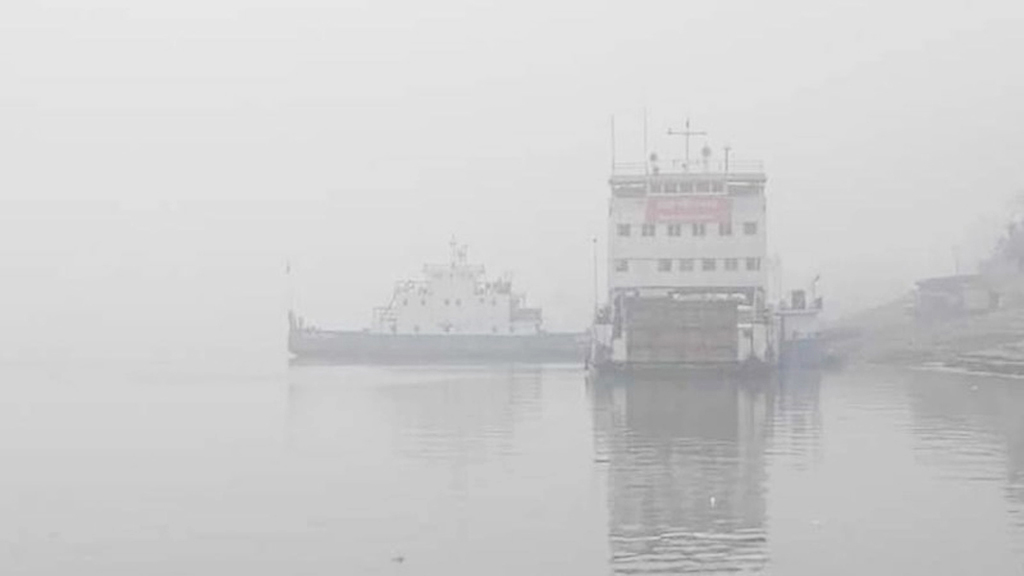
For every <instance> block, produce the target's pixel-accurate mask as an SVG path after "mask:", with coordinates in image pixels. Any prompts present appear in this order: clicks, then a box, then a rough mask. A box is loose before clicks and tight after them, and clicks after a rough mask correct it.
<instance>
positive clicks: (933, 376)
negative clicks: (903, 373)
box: [907, 372, 1024, 527]
mask: <svg viewBox="0 0 1024 576" xmlns="http://www.w3.org/2000/svg"><path fill="white" fill-rule="evenodd" d="M907 392H908V396H909V402H910V406H911V409H912V411H913V415H914V421H915V432H916V437H917V439H918V443H919V445H918V448H919V457H920V458H922V459H924V460H926V461H928V462H931V463H934V464H935V465H936V466H937V467H939V468H940V469H942V470H944V471H945V473H946V474H947V475H949V476H951V477H953V478H955V479H965V480H975V481H985V482H997V483H1000V484H1002V485H1004V486H1005V490H1006V494H1007V498H1008V499H1009V500H1010V502H1011V504H1012V505H1013V507H1014V508H1013V510H1012V513H1013V516H1014V522H1015V523H1016V524H1017V525H1018V526H1019V527H1024V382H1022V381H1020V380H1015V379H1005V378H982V377H971V376H965V375H962V374H953V373H933V372H921V373H917V374H914V375H913V376H911V377H910V378H908V383H907Z"/></svg>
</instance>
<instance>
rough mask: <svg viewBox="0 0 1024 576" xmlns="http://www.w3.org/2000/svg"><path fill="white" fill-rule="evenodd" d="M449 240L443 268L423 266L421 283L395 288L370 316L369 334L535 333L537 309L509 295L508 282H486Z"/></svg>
mask: <svg viewBox="0 0 1024 576" xmlns="http://www.w3.org/2000/svg"><path fill="white" fill-rule="evenodd" d="M467 250H468V248H467V247H466V246H465V245H460V244H458V243H457V242H455V241H454V240H452V243H451V261H450V262H449V263H448V264H427V265H426V266H424V267H423V279H422V280H405V281H400V282H397V283H395V288H394V292H393V294H392V297H391V300H390V301H389V302H388V304H387V305H386V306H382V307H380V308H377V309H375V310H374V314H373V324H372V328H371V329H372V331H374V332H377V333H383V334H502V335H511V336H528V335H531V334H538V333H540V332H541V326H542V321H543V318H542V313H541V309H540V308H528V307H526V305H525V302H526V296H525V294H522V293H516V292H513V290H512V282H511V280H509V279H508V278H501V279H495V280H489V279H488V278H487V276H486V273H485V270H484V267H483V266H481V265H478V264H470V263H469V261H468V259H467Z"/></svg>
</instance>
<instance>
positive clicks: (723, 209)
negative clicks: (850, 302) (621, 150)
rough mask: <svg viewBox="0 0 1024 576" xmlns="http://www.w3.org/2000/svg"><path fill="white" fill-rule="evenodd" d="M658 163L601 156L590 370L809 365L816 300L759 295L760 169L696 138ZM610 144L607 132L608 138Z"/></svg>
mask: <svg viewBox="0 0 1024 576" xmlns="http://www.w3.org/2000/svg"><path fill="white" fill-rule="evenodd" d="M669 134H678V135H682V136H684V137H685V138H686V139H687V140H686V147H685V150H686V153H685V156H684V157H683V158H682V159H679V160H672V161H668V162H664V161H662V160H661V159H659V157H658V155H657V154H656V153H654V154H650V155H646V153H645V158H644V159H643V162H641V163H630V164H618V163H616V161H615V158H614V157H613V159H612V174H611V178H610V179H609V182H608V184H609V188H610V197H609V199H608V202H609V206H608V221H607V222H608V224H607V225H608V261H607V270H608V278H607V286H608V293H607V300H606V304H605V305H604V306H601V307H599V308H598V310H597V315H596V318H595V322H594V324H593V326H592V328H591V339H590V347H589V352H588V356H587V364H588V367H590V368H591V369H592V370H596V371H605V372H608V371H611V372H618V371H622V370H630V371H633V370H640V369H643V370H649V369H658V370H663V369H670V370H672V369H679V368H686V369H704V368H710V369H714V370H721V369H729V370H731V369H735V368H742V369H756V370H758V371H760V370H763V369H768V368H771V367H775V366H788V367H795V366H807V365H813V364H816V363H818V362H819V359H820V352H819V340H818V328H817V321H818V315H819V312H820V311H821V300H820V299H817V298H813V299H812V301H811V302H807V301H806V293H805V292H804V291H794V293H793V294H791V295H790V298H789V299H788V300H786V301H784V302H780V303H779V304H775V303H773V302H772V296H771V295H769V290H768V288H769V273H770V270H769V265H768V264H769V260H768V257H767V256H768V254H767V245H768V242H767V241H768V230H767V199H766V196H765V185H766V183H767V177H766V175H765V171H764V169H763V168H762V165H761V163H760V162H756V161H736V160H734V159H732V158H731V157H730V154H729V152H730V149H729V148H726V149H725V154H724V157H722V158H721V159H716V158H714V157H713V152H712V150H711V148H709V147H708V146H707V145H705V146H704V147H703V148H702V150H701V152H700V158H699V159H697V160H694V159H692V158H691V157H690V154H689V148H690V147H689V138H690V136H692V135H702V134H704V132H695V131H691V130H690V127H689V121H687V123H686V127H685V130H683V131H681V132H672V131H669ZM613 142H614V134H613Z"/></svg>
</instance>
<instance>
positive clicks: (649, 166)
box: [612, 159, 764, 178]
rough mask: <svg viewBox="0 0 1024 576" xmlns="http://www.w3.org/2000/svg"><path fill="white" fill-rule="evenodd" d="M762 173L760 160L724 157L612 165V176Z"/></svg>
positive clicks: (762, 165)
mask: <svg viewBox="0 0 1024 576" xmlns="http://www.w3.org/2000/svg"><path fill="white" fill-rule="evenodd" d="M707 173H710V174H762V173H764V163H763V162H761V161H760V160H745V159H735V160H734V159H730V160H729V161H728V162H726V161H725V160H723V159H714V160H708V161H704V160H700V159H696V160H694V159H691V160H690V161H689V162H685V161H683V160H682V159H675V160H671V161H659V162H618V163H616V164H615V165H614V166H612V177H613V178H614V177H629V176H634V177H636V176H658V175H666V176H667V175H686V174H693V175H695V176H696V175H700V174H707Z"/></svg>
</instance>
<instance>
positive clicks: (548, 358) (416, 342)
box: [288, 329, 586, 364]
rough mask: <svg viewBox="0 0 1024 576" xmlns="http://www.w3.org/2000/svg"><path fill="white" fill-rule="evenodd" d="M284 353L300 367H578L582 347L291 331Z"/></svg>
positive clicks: (501, 338)
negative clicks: (554, 364) (516, 364)
mask: <svg viewBox="0 0 1024 576" xmlns="http://www.w3.org/2000/svg"><path fill="white" fill-rule="evenodd" d="M288 350H289V351H290V352H291V353H292V355H293V357H294V360H295V361H297V362H300V363H302V362H308V363H336V364H409V363H446V364H447V363H452V364H455V363H490V362H528V363H538V362H579V363H583V360H584V357H585V355H586V341H585V338H584V335H582V334H571V333H550V334H548V333H541V334H535V335H523V336H514V335H508V336H505V335H468V334H444V335H418V334H417V335H413V334H380V333H373V332H349V331H329V330H302V329H299V330H295V329H293V330H292V331H291V332H290V333H289V335H288Z"/></svg>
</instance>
